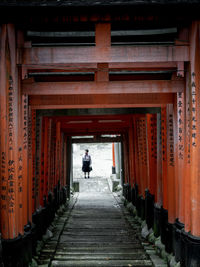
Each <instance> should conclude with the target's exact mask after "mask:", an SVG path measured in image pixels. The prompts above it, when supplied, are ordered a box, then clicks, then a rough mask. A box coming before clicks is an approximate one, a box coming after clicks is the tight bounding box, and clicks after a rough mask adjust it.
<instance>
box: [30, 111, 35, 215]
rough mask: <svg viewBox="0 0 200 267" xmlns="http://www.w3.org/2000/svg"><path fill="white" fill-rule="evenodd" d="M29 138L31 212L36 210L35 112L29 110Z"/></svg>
mask: <svg viewBox="0 0 200 267" xmlns="http://www.w3.org/2000/svg"><path fill="white" fill-rule="evenodd" d="M31 122H32V123H31V139H32V213H34V212H35V210H36V112H35V110H32V111H31Z"/></svg>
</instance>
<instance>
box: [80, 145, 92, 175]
mask: <svg viewBox="0 0 200 267" xmlns="http://www.w3.org/2000/svg"><path fill="white" fill-rule="evenodd" d="M88 152H89V150H88V149H86V150H85V155H84V156H83V160H82V171H83V172H84V174H85V179H86V173H88V179H89V178H90V171H91V170H92V167H91V164H92V160H91V156H90V155H89V154H88Z"/></svg>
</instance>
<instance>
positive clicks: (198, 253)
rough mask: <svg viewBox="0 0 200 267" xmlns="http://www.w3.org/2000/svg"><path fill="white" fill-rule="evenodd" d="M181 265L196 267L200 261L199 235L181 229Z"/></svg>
mask: <svg viewBox="0 0 200 267" xmlns="http://www.w3.org/2000/svg"><path fill="white" fill-rule="evenodd" d="M181 242H182V243H181V244H182V248H181V249H182V251H181V266H193V267H198V266H199V262H200V237H196V236H193V235H191V234H189V233H186V232H185V231H184V230H183V229H182V231H181Z"/></svg>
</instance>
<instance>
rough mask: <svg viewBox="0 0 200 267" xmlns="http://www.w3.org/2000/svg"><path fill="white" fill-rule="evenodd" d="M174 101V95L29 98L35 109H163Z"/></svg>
mask: <svg viewBox="0 0 200 267" xmlns="http://www.w3.org/2000/svg"><path fill="white" fill-rule="evenodd" d="M173 101H174V94H172V93H164V94H116V95H82V96H81V95H68V96H61V95H58V96H55V95H51V96H39V95H38V96H30V97H29V104H30V105H31V106H32V108H34V109H55V108H56V109H65V108H122V107H161V106H162V105H166V104H168V103H173Z"/></svg>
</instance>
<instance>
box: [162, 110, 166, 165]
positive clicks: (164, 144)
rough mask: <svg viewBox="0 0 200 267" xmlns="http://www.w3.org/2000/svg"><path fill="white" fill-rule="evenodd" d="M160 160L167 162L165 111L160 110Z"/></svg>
mask: <svg viewBox="0 0 200 267" xmlns="http://www.w3.org/2000/svg"><path fill="white" fill-rule="evenodd" d="M161 135H162V160H163V161H166V160H167V153H166V150H167V148H166V109H165V108H162V109H161Z"/></svg>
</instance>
